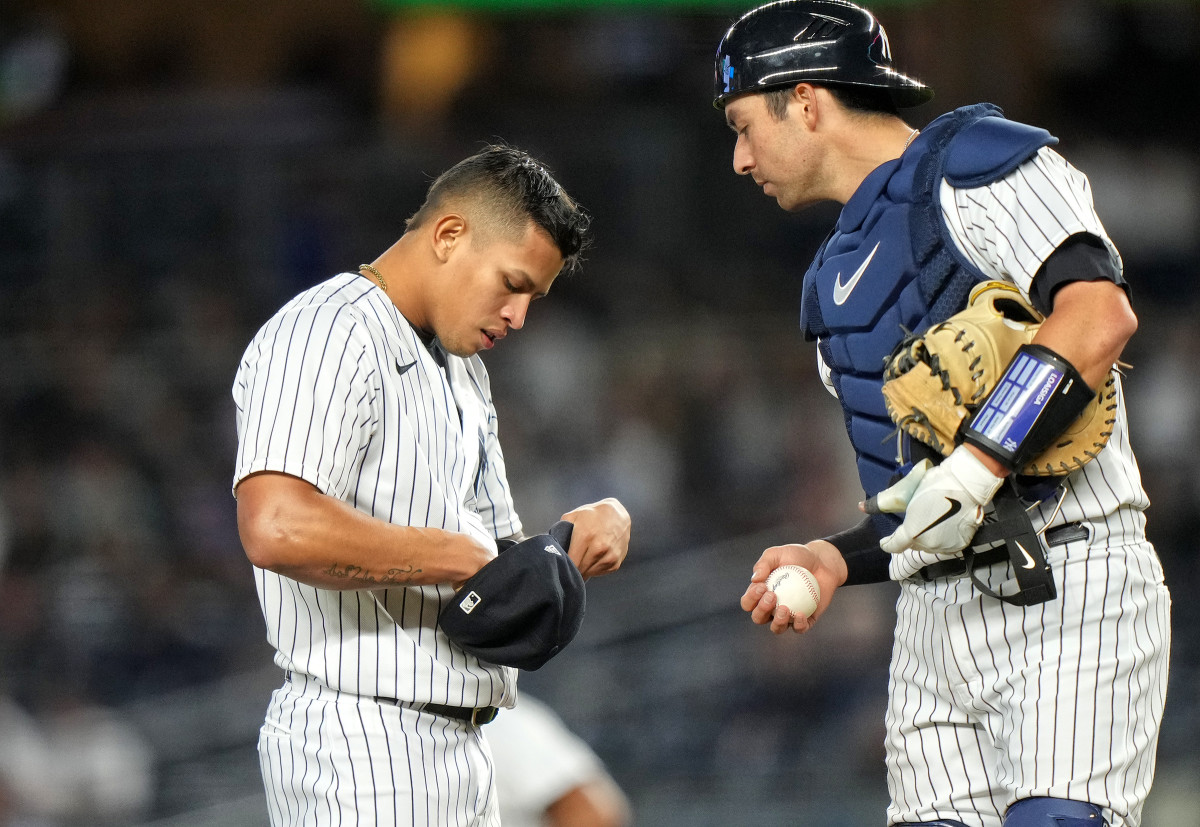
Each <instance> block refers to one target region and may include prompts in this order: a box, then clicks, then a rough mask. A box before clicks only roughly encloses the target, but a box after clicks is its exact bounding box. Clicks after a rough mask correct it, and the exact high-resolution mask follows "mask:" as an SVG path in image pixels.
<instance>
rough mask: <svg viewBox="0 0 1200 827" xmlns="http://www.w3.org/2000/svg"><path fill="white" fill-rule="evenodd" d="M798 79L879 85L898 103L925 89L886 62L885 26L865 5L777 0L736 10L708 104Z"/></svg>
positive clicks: (913, 101) (920, 98) (914, 101)
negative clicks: (740, 12) (739, 13)
mask: <svg viewBox="0 0 1200 827" xmlns="http://www.w3.org/2000/svg"><path fill="white" fill-rule="evenodd" d="M804 81H808V82H811V83H819V84H822V85H826V86H870V87H876V88H880V89H887V90H888V91H889V92H891V95H892V99H893V100H894V101H895V103H896V105H897V106H899V107H907V106H916V105H918V104H921V103H924V102H925V101H927V100H929V99H930V98H932V97H933V90H932V89H930V88H929V87H928V86H926V85H925V84H923V83H921V82H920V81H919V80H916V79H914V78H910V77H908V76H907V75H902V74H901V73H899V72H897V71H896V70H895V69H893V68H892V49H891V46H890V45H888V38H887V32H885V31H884V30H883V26H881V25H880V24H879V21H878V20H876V19H875V16H874V15H872V14H871V13H870V12H869V11H867V10H866V9H864V8H860V7H859V6H856V5H854V4H853V3H849V2H846V1H845V0H778V2H774V3H767V4H766V5H765V6H760V7H758V8H757V9H754V10H753V11H750V12H747V13H746V14H744V15H742V17H741V18H740V19H739V20H738V21H737V22H736V23H734V24H733V25H732V26H730V27H729V31H727V32H726V33H725V37H723V38H721V45H720V46H718V47H717V60H716V82H717V87H716V98H715V99H714V100H713V105H714V106H716V107H717V108H718V109H721V108H723V107H724V106H725V103H726V102H727V101H728V100H729V98H731V97H733V96H734V95H738V94H741V93H743V92H764V91H766V90H768V89H774V88H778V87H781V86H791V85H793V84H796V83H802V82H804Z"/></svg>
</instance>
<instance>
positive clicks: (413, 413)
mask: <svg viewBox="0 0 1200 827" xmlns="http://www.w3.org/2000/svg"><path fill="white" fill-rule="evenodd" d="M439 357H440V358H439ZM443 364H444V367H443ZM233 396H234V401H235V403H236V408H237V412H236V413H237V429H238V454H237V462H236V471H235V475H234V481H235V486H236V483H237V481H239V480H241V479H243V478H244V477H246V476H247V475H249V474H253V473H255V472H257V471H262V470H271V471H279V472H283V473H286V474H290V475H293V476H296V477H299V478H301V479H304V480H307V481H308V482H310V483H312V484H313V485H314V486H316V487H317V488H318V489H319V490H320V491H322V492H323V493H325V494H327V495H329V496H332V497H336V498H337V499H340V500H342V501H344V502H346V503H349V504H350V505H352V506H354V507H355V508H357V509H359V510H361V511H364V512H366V513H367V514H370V515H371V516H373V517H376V518H379V519H382V520H387V521H389V522H393V523H397V524H401V525H412V526H431V527H437V528H444V529H448V530H451V531H460V532H466V533H469V534H471V535H473V536H475V537H476V538H478V539H480V540H482V541H484V542H494V538H496V537H503V536H509V535H511V534H514V533H516V532H517V531H519V530H520V526H521V523H520V520H519V518H518V517H517V514H516V511H515V509H514V507H513V503H512V500H511V497H510V493H509V488H508V483H507V479H506V476H505V468H504V458H503V454H502V453H501V450H500V445H499V442H498V440H497V436H496V412H495V408H494V406H493V404H492V399H491V390H490V386H489V382H488V375H487V372H486V371H485V369H484V367H483V363H482V362H481V361H480V360H479V358H478V357H476V356H473V357H470V358H466V359H464V358H459V357H456V356H451V355H446V354H445V353H444V352H442V351H440V350H438V351H437V352H434V351H431V349H430V348H429V347H427V346H426V345H425V343H424V342H422V340H421V338H420V337H419V336H418V335H417V333H416V331H415V330H414V329H413V328H412V326H411V325H410V324H409V323H408V322H407V321H406V320H405V319H404V318H403V316H402V315H401V314H400V313H399V311H398V310H397V309H396V307H395V305H394V304H393V303H392V302H391V301H390V300H389V299H388V298H387V296H386V295H385V294H384V293H383V292H382V291H381V290H379V289H378V288H376V287H375V286H374V285H373V284H372V283H371V282H370V281H368V280H367V279H365V278H364V277H362V276H360V275H358V274H355V273H343V274H341V275H339V276H336V277H334V278H332V279H330V280H328V281H326V282H324V283H322V284H319V285H316V286H315V287H313V288H311V289H309V290H306V291H305V292H303V293H301V294H300V295H298V296H296V297H295V298H294V299H292V300H291V301H290V302H289V303H288V304H286V305H285V306H284V307H283V308H282V309H281V310H280V311H279V312H278V313H277V314H276V315H275V316H274V317H273V318H271V319H270V320H269V321H268V322H267V323H266V324H265V325H264V326H263V327H262V328H261V329H260V330H259V331H258V333H257V335H256V336H255V337H254V339H253V341H252V342H251V343H250V345H249V347H248V348H247V350H246V352H245V356H244V357H243V360H242V363H241V366H240V368H239V370H238V373H237V378H236V380H235V384H234V388H233ZM255 576H256V578H257V585H258V594H259V600H260V602H261V604H262V610H263V617H264V619H265V621H266V626H267V636H268V639H269V640H270V642H271V643H272V645H274V646H275V648H276V650H277V652H276V656H275V661H276V663H277V664H278V665H279V666H281V667H282V668H283V669H285V670H288V671H290V672H293V673H297V674H300V675H306V676H311V677H313V678H315V679H317V680H318V681H320V683H321V684H323V685H324V686H326V687H329V688H330V689H333V690H337V691H341V692H347V693H353V694H356V695H362V696H367V697H374V696H383V697H388V698H398V699H401V700H404V701H412V702H433V703H439V704H449V705H453V706H466V707H477V706H491V705H498V706H511V704H512V703H513V702H514V700H515V674H516V673H515V670H513V669H510V668H508V667H502V666H495V665H492V664H484V663H481V662H480V661H478V660H477V659H476V658H475V657H473V656H471V655H468V654H466V653H465V652H463V651H462V650H461V649H460V648H458V647H457V646H456V645H455V644H453V643H451V642H450V640H449V639H448V638H447V637H446V636H445V635H444V634H442V632H441V631H440V630H439V629H438V628H437V617H438V613H439V611H440V610H441V608H442V605H443V603H444V602H445V601H446V600H448V599H450V597H451V595H452V594H453V591H452V590H451V588H450V586H449V585H437V586H410V587H393V588H384V589H363V590H358V591H339V590H326V589H320V588H314V587H312V586H308V585H305V584H302V583H299V582H297V581H295V580H292V579H290V578H288V577H285V576H282V575H279V574H276V573H274V572H271V571H266V570H263V569H256V570H255Z"/></svg>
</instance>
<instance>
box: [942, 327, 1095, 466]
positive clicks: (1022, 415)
mask: <svg viewBox="0 0 1200 827" xmlns="http://www.w3.org/2000/svg"><path fill="white" fill-rule="evenodd" d="M1095 395H1096V393H1095V391H1093V390H1092V389H1091V388H1089V387H1088V386H1087V383H1086V382H1084V381H1083V377H1082V376H1080V375H1079V371H1077V370H1076V369H1075V367H1074V366H1073V365H1072V364H1071V363H1070V362H1068V361H1067V360H1066V359H1064V358H1062V357H1061V356H1059V355H1058V354H1057V353H1055V352H1054V351H1053V350H1050V348H1048V347H1042V346H1041V345H1022V346H1021V347H1020V349H1018V350H1017V354H1016V355H1015V356H1014V357H1013V359H1012V361H1011V362H1009V363H1008V367H1007V368H1006V369H1005V371H1004V375H1003V376H1001V377H1000V381H999V382H997V383H996V387H995V389H994V390H993V391H992V392H991V393H990V394H989V395H988V397H987V399H986V400H984V403H983V405H982V406H981V407H980V408H979V410H978V411H977V412H976V414H975V416H974V418H973V419H972V420H971V422H970V424H968V425H967V426H966V427H964V429H963V441H964V442H969V443H970V444H972V445H975V446H977V447H979V448H980V449H982V450H983V451H984V452H985V453H987V454H989V455H991V456H993V457H995V458H996V459H998V460H1000V462H1002V463H1003V464H1004V465H1005V466H1006V467H1007V468H1008V469H1009V470H1010V471H1013V470H1016V469H1018V468H1022V467H1024V466H1025V464H1026V463H1027V462H1029V460H1031V459H1033V458H1034V457H1036V456H1037V455H1038V454H1040V453H1041V452H1042V451H1043V450H1045V449H1046V448H1047V447H1048V446H1050V445H1051V444H1053V442H1054V440H1055V439H1057V438H1058V437H1059V436H1061V435H1062V433H1063V431H1065V430H1066V429H1067V426H1068V425H1070V424H1071V423H1072V422H1074V421H1075V420H1076V419H1077V418H1078V417H1079V415H1080V414H1081V413H1083V410H1084V408H1086V407H1087V405H1088V403H1089V402H1091V401H1092V397H1094V396H1095Z"/></svg>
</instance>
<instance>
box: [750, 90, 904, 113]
mask: <svg viewBox="0 0 1200 827" xmlns="http://www.w3.org/2000/svg"><path fill="white" fill-rule="evenodd" d="M817 85H819V86H820V87H821V88H823V89H828V90H829V94H831V95H833V97H834V99H835V100H837V102H838V103H839V104H841V106H842V107H843V108H845V109H848V110H850V111H852V112H861V113H863V114H869V115H896V116H897V117H899V115H900V109H899V107H897V106H896V101H895V100H894V99H893V98H892V93H891V90H889V89H884V88H881V87H878V86H850V85H848V84H832V83H821V84H817ZM794 88H795V87H794V86H782V87H780V88H778V89H769V90H767V91H766V92H763V93H762V94H763V98H764V99H765V100H766V104H767V111H768V112H770V113H771V117H773V118H774V119H775V120H777V121H781V120H783V119H784V118H785V117H786V116H787V102H788V99H789V98H790V97H791V95H792V89H794Z"/></svg>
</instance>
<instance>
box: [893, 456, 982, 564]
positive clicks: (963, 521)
mask: <svg viewBox="0 0 1200 827" xmlns="http://www.w3.org/2000/svg"><path fill="white" fill-rule="evenodd" d="M914 470H916V469H914ZM910 476H911V474H910ZM919 479H920V482H919V483H918V484H917V486H916V489H915V490H914V491H913V492H912V496H911V497H910V498H909V499H908V502H907V508H905V507H904V497H903V496H902V494H901V495H897V496H892V495H891V494H890V493H889V492H891V491H892V489H895V488H897V487H903V486H905V483H906V481H907V480H908V477H905V478H904V479H902V480H900V481H899V482H898V483H896V484H895V485H893V486H892V487H891V488H888V489H886V490H884V491H881V492H880V493H879V495H877V501H878V502H879V508H880V510H881V511H888V512H891V513H893V514H899V513H900V512H902V511H903V512H904V522H903V523H901V524H900V527H899V528H898V529H896V530H895V531H894V532H892V533H891V534H890V535H889V536H887V537H884V538H883V539H882V540H880V541H879V547H880V548H882V549H883V550H884V551H886V552H889V553H891V554H899V553H900V552H902V551H904V550H905V549H909V548H911V549H916V550H918V551H928V552H931V553H933V554H945V555H953V554H957V553H958V552H960V551H962V550H963V549H964V548H966V547H967V545H968V544H969V543H970V542H971V538H972V537H974V536H975V531H976V530H977V529H978V528H979V524H980V523H982V522H983V507H984V506H985V505H987V504H988V503H989V502H991V500H992V497H994V496H996V492H997V491H999V490H1000V486H1001V485H1002V484H1003V483H1004V478H1003V477H997V476H996V475H995V474H993V473H992V472H991V471H989V470H988V468H987V466H986V465H984V464H983V463H982V462H981V461H980V460H979V458H978V457H976V456H975V455H974V454H973V453H971V451H970V450H969V449H968V448H967V447H966V446H965V445H960V446H958V447H957V448H955V449H954V450H953V451H951V452H950V455H949V456H948V457H946V458H945V459H944V460H942V462H941V464H940V465H936V466H934V467H933V468H931V469H929V470H928V471H927V472H925V473H924V475H923V476H921V477H920V478H919Z"/></svg>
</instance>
